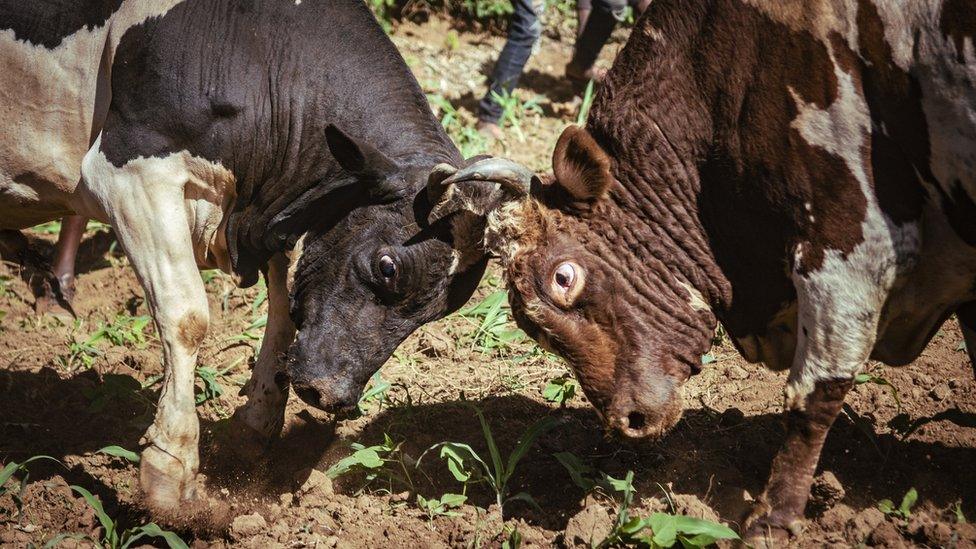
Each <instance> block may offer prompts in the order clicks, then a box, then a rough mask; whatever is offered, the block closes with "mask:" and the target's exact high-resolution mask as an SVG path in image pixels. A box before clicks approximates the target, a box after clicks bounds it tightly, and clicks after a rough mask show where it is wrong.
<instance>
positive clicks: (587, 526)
mask: <svg viewBox="0 0 976 549" xmlns="http://www.w3.org/2000/svg"><path fill="white" fill-rule="evenodd" d="M612 529H613V521H612V520H611V519H610V515H609V513H607V510H606V509H604V508H603V506H602V505H599V504H596V503H592V504H590V505H587V506H586V507H584V508H583V510H582V511H580V512H579V513H576V515H574V516H573V517H572V518H570V519H569V522H568V523H566V530H565V531H564V532H563V542H564V543H565V544H566V546H567V547H576V546H585V547H593V546H595V545H596V544H598V543H600V542H601V541H603V540H604V539H606V537H607V535H609V534H610V531H611V530H612Z"/></svg>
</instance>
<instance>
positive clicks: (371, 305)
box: [288, 128, 532, 413]
mask: <svg viewBox="0 0 976 549" xmlns="http://www.w3.org/2000/svg"><path fill="white" fill-rule="evenodd" d="M328 142H329V147H330V149H331V151H332V155H333V156H334V157H335V158H336V159H337V161H338V162H339V163H340V164H341V166H342V168H343V170H344V171H345V172H347V173H348V174H352V176H353V177H354V179H355V180H356V183H355V185H356V186H357V189H358V190H357V192H359V193H362V192H364V190H369V193H367V194H371V195H372V196H373V197H374V199H370V200H369V201H368V203H367V204H365V205H361V206H360V207H358V208H355V209H353V210H352V211H351V212H350V213H349V214H348V215H345V216H344V217H342V218H341V219H340V220H339V221H338V222H335V223H319V224H317V225H316V224H314V223H313V225H312V227H313V228H312V229H311V230H309V231H308V232H306V233H304V235H303V236H301V238H300V240H299V242H298V244H297V246H296V251H295V253H294V254H293V255H294V256H297V259H293V261H296V260H297V264H293V269H294V271H293V277H292V283H291V288H290V292H291V298H292V303H291V316H292V319H293V320H294V322H295V324H296V326H297V327H298V330H299V331H298V336H297V339H296V341H295V343H294V344H293V346H292V348H291V350H290V352H289V365H288V373H289V375H290V377H291V382H292V386H293V387H294V389H295V392H296V393H297V394H298V395H299V396H300V397H301V398H302V400H304V401H305V402H306V403H308V404H311V405H313V406H316V407H318V408H322V409H324V410H327V411H331V412H336V413H343V412H347V411H349V410H352V409H353V408H354V407H355V405H356V403H357V401H358V399H359V396H360V394H361V393H362V390H363V387H364V386H365V384H366V382H367V381H368V380H369V378H370V377H371V376H372V375H373V374H374V373H375V372H376V371H377V370H378V369H379V367H380V366H381V365H382V364H383V363H384V362H385V361H386V360H387V359H388V358H389V357H390V355H392V353H393V351H394V350H395V349H396V347H397V346H398V345H399V344H400V343H401V342H403V340H404V339H406V338H407V336H409V335H410V334H411V333H412V332H413V331H414V330H416V329H417V328H418V327H420V326H421V325H423V324H424V323H427V322H431V321H434V320H437V319H439V318H442V317H444V316H446V315H447V314H449V313H451V312H453V311H454V310H456V309H458V308H459V307H460V306H461V305H463V304H464V302H465V301H467V300H468V298H469V297H470V296H471V294H472V293H473V292H474V290H475V288H476V287H477V285H478V282H479V281H480V279H481V276H482V274H483V273H484V269H485V266H486V264H487V254H486V251H485V249H484V246H483V234H484V228H485V225H486V220H487V218H488V217H489V216H490V215H491V213H492V212H493V211H495V210H497V209H499V208H501V207H504V205H505V204H506V203H508V202H510V201H519V200H522V199H523V198H524V197H525V196H526V195H527V194H528V191H529V185H530V180H531V178H532V174H531V172H529V171H528V170H527V169H525V168H523V167H521V166H519V165H517V164H514V163H512V162H511V161H507V160H500V159H495V158H486V159H481V160H479V161H476V162H473V163H463V164H464V165H462V166H454V165H450V164H444V163H441V164H436V165H430V164H427V165H423V164H420V165H415V164H409V165H405V164H401V163H399V162H396V161H394V160H393V159H390V158H388V157H387V156H385V155H384V154H383V153H381V152H380V151H378V150H376V149H375V148H373V147H371V146H370V145H369V144H367V143H363V142H359V141H357V140H355V139H352V138H350V137H349V136H347V135H345V134H344V133H342V132H341V131H339V130H336V129H335V128H331V129H330V130H329V133H328ZM375 197H380V199H375Z"/></svg>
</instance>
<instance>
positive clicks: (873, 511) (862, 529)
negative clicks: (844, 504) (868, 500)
mask: <svg viewBox="0 0 976 549" xmlns="http://www.w3.org/2000/svg"><path fill="white" fill-rule="evenodd" d="M884 519H885V516H884V513H882V512H881V511H880V510H878V508H876V507H868V508H867V509H865V510H863V511H861V512H860V513H858V514H857V516H855V517H854V518H852V519H851V520H850V522H848V524H847V531H848V533H849V535H850V538H851V539H852V540H853V541H855V542H862V541H864V540H865V539H867V537H868V536H869V535H871V532H872V531H874V529H875V528H877V527H878V525H879V524H881V523H882V522H884Z"/></svg>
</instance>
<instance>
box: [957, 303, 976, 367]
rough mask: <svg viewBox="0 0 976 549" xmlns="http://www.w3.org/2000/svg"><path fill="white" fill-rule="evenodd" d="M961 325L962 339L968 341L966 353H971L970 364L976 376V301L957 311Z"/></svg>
mask: <svg viewBox="0 0 976 549" xmlns="http://www.w3.org/2000/svg"><path fill="white" fill-rule="evenodd" d="M956 316H957V317H958V318H959V325H960V327H962V337H963V338H964V339H965V341H966V352H968V353H969V363H970V364H971V365H972V367H973V375H976V301H970V302H969V303H966V304H964V305H963V306H962V307H959V310H958V311H956Z"/></svg>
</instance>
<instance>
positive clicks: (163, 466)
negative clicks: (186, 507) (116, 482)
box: [139, 445, 197, 513]
mask: <svg viewBox="0 0 976 549" xmlns="http://www.w3.org/2000/svg"><path fill="white" fill-rule="evenodd" d="M139 483H140V485H141V486H142V492H143V494H144V496H145V498H146V503H147V504H148V505H149V507H150V508H151V509H154V510H158V511H162V512H167V513H174V512H178V511H179V510H180V508H181V507H182V506H183V504H185V503H187V502H192V501H195V500H196V499H197V478H196V473H195V472H193V471H188V470H187V469H186V468H185V467H184V465H183V463H182V462H181V461H180V460H178V459H176V458H175V457H173V456H172V455H170V454H168V453H166V452H164V451H162V450H160V449H159V448H157V447H156V446H152V445H150V446H149V447H147V448H146V449H145V450H143V451H142V459H141V461H140V465H139Z"/></svg>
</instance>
